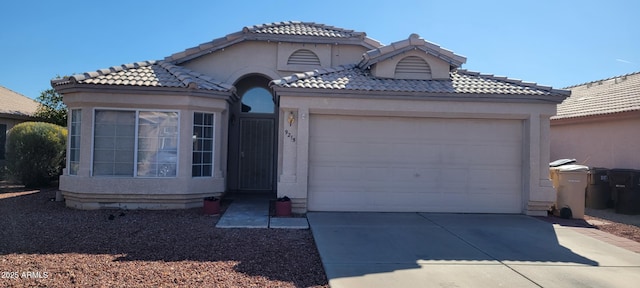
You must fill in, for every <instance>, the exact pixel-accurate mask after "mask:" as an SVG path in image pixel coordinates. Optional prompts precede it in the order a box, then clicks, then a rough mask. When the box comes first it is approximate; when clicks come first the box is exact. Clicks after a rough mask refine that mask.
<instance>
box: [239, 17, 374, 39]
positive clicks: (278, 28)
mask: <svg viewBox="0 0 640 288" xmlns="http://www.w3.org/2000/svg"><path fill="white" fill-rule="evenodd" d="M243 31H245V32H250V33H256V34H275V35H298V36H317V37H331V38H352V37H364V36H365V35H366V34H365V33H364V32H354V31H353V30H346V29H342V28H337V27H333V26H328V25H324V24H317V23H314V22H300V21H286V22H274V23H268V24H261V25H253V26H247V27H245V28H244V29H243Z"/></svg>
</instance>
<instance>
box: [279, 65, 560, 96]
mask: <svg viewBox="0 0 640 288" xmlns="http://www.w3.org/2000/svg"><path fill="white" fill-rule="evenodd" d="M272 85H275V86H278V87H284V88H314V89H336V90H363V91H391V92H410V93H412V92H418V93H437V94H449V95H451V94H492V95H498V94H502V95H531V96H534V95H540V96H563V97H562V98H564V97H566V96H567V95H569V91H565V90H558V89H552V88H551V87H547V86H541V85H537V84H535V83H529V82H523V81H520V80H516V79H509V78H506V77H498V76H494V75H489V74H481V73H478V72H471V71H467V70H463V69H458V70H455V71H453V72H451V73H450V79H445V80H405V79H387V78H376V77H373V76H372V75H371V74H370V73H369V72H368V70H366V69H361V68H359V67H358V66H356V65H344V66H339V67H334V68H331V69H319V70H314V71H313V72H310V73H297V74H294V75H291V76H288V77H284V78H282V79H279V80H274V81H272ZM560 100H562V99H560ZM558 102H559V101H558Z"/></svg>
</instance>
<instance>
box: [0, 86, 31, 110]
mask: <svg viewBox="0 0 640 288" xmlns="http://www.w3.org/2000/svg"><path fill="white" fill-rule="evenodd" d="M0 103H2V105H0V114H5V115H14V116H32V115H33V114H34V113H35V112H36V110H37V109H38V106H39V104H38V102H36V101H35V100H33V99H31V98H29V97H27V96H24V95H22V94H20V93H17V92H15V91H13V90H11V89H8V88H5V87H3V86H0Z"/></svg>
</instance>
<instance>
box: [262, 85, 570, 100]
mask: <svg viewBox="0 0 640 288" xmlns="http://www.w3.org/2000/svg"><path fill="white" fill-rule="evenodd" d="M271 89H272V90H273V91H274V92H276V95H277V97H280V96H299V97H305V96H309V97H314V96H316V97H317V96H320V97H353V98H367V99H397V100H406V99H412V100H431V101H467V102H505V103H552V104H557V103H560V102H562V100H563V99H564V98H562V96H561V95H558V94H552V95H524V94H489V93H487V94H484V93H451V92H409V91H380V90H349V89H316V88H298V87H284V86H281V85H272V87H271Z"/></svg>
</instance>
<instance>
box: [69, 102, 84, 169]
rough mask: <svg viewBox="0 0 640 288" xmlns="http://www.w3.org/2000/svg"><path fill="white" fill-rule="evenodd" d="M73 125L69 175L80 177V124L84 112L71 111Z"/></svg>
mask: <svg viewBox="0 0 640 288" xmlns="http://www.w3.org/2000/svg"><path fill="white" fill-rule="evenodd" d="M70 114H71V125H70V127H69V175H78V168H79V167H80V123H81V121H82V110H80V109H73V110H71V113H70Z"/></svg>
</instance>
